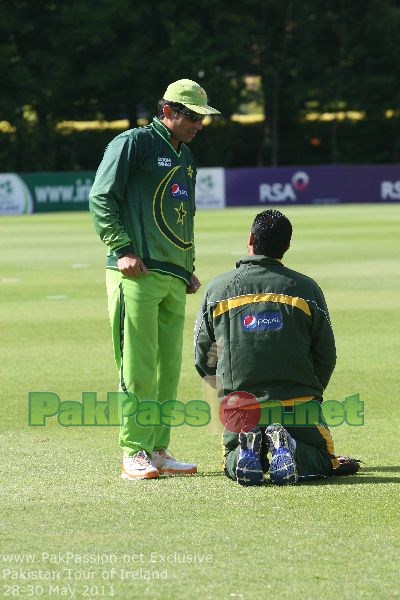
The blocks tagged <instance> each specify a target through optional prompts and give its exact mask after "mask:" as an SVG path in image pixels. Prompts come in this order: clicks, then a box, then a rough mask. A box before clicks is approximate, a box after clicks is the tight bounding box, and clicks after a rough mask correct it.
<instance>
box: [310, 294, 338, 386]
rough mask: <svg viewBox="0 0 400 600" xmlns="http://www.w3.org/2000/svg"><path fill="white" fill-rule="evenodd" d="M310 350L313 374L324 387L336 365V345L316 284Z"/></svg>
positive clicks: (325, 306)
mask: <svg viewBox="0 0 400 600" xmlns="http://www.w3.org/2000/svg"><path fill="white" fill-rule="evenodd" d="M311 352H312V356H313V360H314V372H315V376H316V377H317V379H318V381H319V382H320V383H321V385H322V387H323V388H324V389H325V388H326V387H327V385H328V383H329V380H330V378H331V375H332V373H333V370H334V368H335V365H336V346H335V338H334V335H333V330H332V326H331V323H330V318H329V313H328V307H327V305H326V302H325V298H324V295H323V293H322V291H321V289H320V288H319V287H318V286H316V290H315V301H314V302H313V307H312V325H311Z"/></svg>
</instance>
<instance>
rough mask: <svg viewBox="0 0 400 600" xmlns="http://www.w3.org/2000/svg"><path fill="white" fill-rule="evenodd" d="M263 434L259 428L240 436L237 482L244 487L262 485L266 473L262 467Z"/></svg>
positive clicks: (242, 432) (241, 433)
mask: <svg viewBox="0 0 400 600" xmlns="http://www.w3.org/2000/svg"><path fill="white" fill-rule="evenodd" d="M261 440H262V434H261V430H260V428H259V427H254V429H252V430H251V431H248V432H244V431H241V432H240V434H239V443H240V452H239V458H238V462H237V466H236V481H237V482H238V483H239V484H240V485H243V486H251V485H261V484H262V483H263V482H264V473H263V470H262V467H261V460H260V452H261Z"/></svg>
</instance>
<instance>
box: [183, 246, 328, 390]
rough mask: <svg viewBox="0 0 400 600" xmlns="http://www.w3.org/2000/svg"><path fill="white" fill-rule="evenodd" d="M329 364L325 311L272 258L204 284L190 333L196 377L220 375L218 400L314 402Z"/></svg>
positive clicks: (310, 284) (313, 293)
mask: <svg viewBox="0 0 400 600" xmlns="http://www.w3.org/2000/svg"><path fill="white" fill-rule="evenodd" d="M215 341H217V346H218V362H217V365H216V367H215V366H214V367H213V366H212V361H210V354H209V352H210V348H211V346H212V343H213V342H215ZM335 362H336V351H335V341H334V336H333V332H332V328H331V325H330V321H329V315H328V309H327V307H326V303H325V300H324V296H323V293H322V291H321V290H320V288H319V287H318V285H317V284H316V283H315V281H313V280H312V279H310V278H309V277H306V276H305V275H302V274H301V273H297V272H296V271H292V270H291V269H288V268H287V267H285V266H284V265H283V264H282V263H281V262H280V261H279V260H276V259H274V258H269V257H267V256H249V257H247V258H244V259H242V260H241V261H240V262H239V263H238V264H237V268H236V269H235V270H233V271H229V272H227V273H224V274H222V275H220V276H218V277H216V278H215V279H214V280H213V281H211V283H210V284H209V285H208V288H207V290H206V293H205V296H204V299H203V304H202V307H201V310H200V312H199V315H198V318H197V322H196V328H195V365H196V368H197V370H198V372H199V373H200V375H201V376H202V377H205V376H207V375H209V376H212V375H215V374H216V375H217V376H218V379H219V381H220V382H222V387H223V393H224V395H226V394H229V393H231V392H235V391H247V392H250V393H252V394H254V395H255V396H256V397H257V398H258V400H259V401H260V402H261V401H268V400H286V399H290V398H297V397H301V396H316V397H318V398H320V397H322V393H323V390H324V388H326V386H327V385H328V382H329V379H330V377H331V374H332V372H333V369H334V367H335ZM210 365H211V366H210Z"/></svg>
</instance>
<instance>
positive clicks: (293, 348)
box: [195, 210, 359, 485]
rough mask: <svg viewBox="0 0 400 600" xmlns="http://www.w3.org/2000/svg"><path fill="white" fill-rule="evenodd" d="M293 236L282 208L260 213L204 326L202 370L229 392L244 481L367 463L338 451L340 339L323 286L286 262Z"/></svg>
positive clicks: (231, 429)
mask: <svg viewBox="0 0 400 600" xmlns="http://www.w3.org/2000/svg"><path fill="white" fill-rule="evenodd" d="M291 236H292V225H291V223H290V221H289V219H287V217H286V216H284V215H283V214H282V213H281V212H279V211H278V210H265V211H263V212H261V213H260V214H258V215H257V216H256V218H255V219H254V222H253V225H252V228H251V233H250V237H249V240H248V244H247V249H248V257H247V258H243V259H242V260H240V261H239V262H238V264H237V268H236V269H235V270H234V271H228V272H227V273H224V274H222V275H220V276H218V277H216V278H215V279H213V280H212V281H211V283H210V284H209V286H208V288H207V291H206V293H205V296H204V299H203V304H202V307H201V309H200V312H199V315H198V319H197V324H196V332H195V364H196V368H197V370H198V372H199V374H200V375H201V376H202V377H203V378H205V379H206V380H208V381H210V380H212V378H214V379H215V380H216V382H217V383H216V387H217V388H219V390H218V391H219V397H220V398H221V400H222V398H224V399H223V400H222V402H221V408H220V414H221V416H222V418H223V422H224V424H225V429H224V440H223V441H224V447H225V463H224V467H225V473H226V475H227V476H228V477H230V478H231V479H234V480H236V481H237V482H238V483H240V484H242V485H258V484H261V483H263V481H264V473H265V472H266V471H267V470H268V469H269V474H270V478H271V481H272V482H273V483H276V484H288V483H296V482H297V481H298V479H299V478H300V479H308V478H313V477H319V476H325V477H328V476H331V475H333V474H350V473H354V472H356V471H357V470H358V468H359V464H358V461H356V460H354V459H347V458H346V459H345V458H344V457H337V456H336V455H335V452H334V447H333V441H332V437H331V434H330V432H329V430H328V427H327V426H326V424H325V422H324V420H323V418H322V415H321V412H320V410H319V409H320V404H321V403H322V395H323V392H324V389H325V388H326V386H327V385H328V382H329V379H330V377H331V375H332V372H333V370H334V367H335V363H336V351H335V341H334V336H333V332H332V328H331V324H330V320H329V314H328V309H327V307H326V303H325V299H324V296H323V293H322V291H321V290H320V288H319V287H318V285H317V284H316V283H315V281H313V280H312V279H310V278H309V277H306V276H305V275H302V274H301V273H298V272H296V271H293V270H291V269H289V268H287V267H285V266H284V265H283V264H282V262H281V259H282V257H283V255H284V253H285V252H286V251H287V250H288V248H289V246H290V240H291ZM277 411H278V413H277ZM276 414H279V417H278V418H279V421H280V422H279V423H277V422H276V420H275V418H274V417H276ZM263 415H264V417H265V416H266V420H263ZM271 415H274V417H272V418H273V419H274V421H275V422H274V421H271V420H270V418H271ZM299 416H300V419H298V417H299ZM286 422H288V423H293V426H292V427H290V426H286V425H285V427H284V426H283V425H282V423H286ZM259 425H260V426H259ZM262 425H263V426H262ZM268 454H270V455H272V459H271V463H270V464H269V459H268V457H267V455H268ZM339 458H340V460H339ZM342 463H343V464H342Z"/></svg>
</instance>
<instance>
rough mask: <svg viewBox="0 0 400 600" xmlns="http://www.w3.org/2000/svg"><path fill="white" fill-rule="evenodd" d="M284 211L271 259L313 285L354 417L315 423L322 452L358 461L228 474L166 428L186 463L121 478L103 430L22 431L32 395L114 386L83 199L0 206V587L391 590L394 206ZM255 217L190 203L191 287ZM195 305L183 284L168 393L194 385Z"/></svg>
mask: <svg viewBox="0 0 400 600" xmlns="http://www.w3.org/2000/svg"><path fill="white" fill-rule="evenodd" d="M282 210H284V209H282ZM284 212H285V213H286V214H287V215H288V216H289V218H290V219H291V220H292V223H293V226H294V236H293V242H292V248H291V250H290V251H289V252H288V253H287V255H286V259H285V264H287V265H288V266H290V267H292V268H294V269H297V270H300V271H303V272H305V273H307V274H308V275H310V276H311V277H313V278H314V279H316V280H317V281H318V282H319V284H320V285H321V287H322V288H323V290H324V291H325V295H326V299H327V302H328V306H329V309H330V312H331V318H332V323H333V327H334V330H335V334H336V339H337V349H338V363H337V368H336V370H335V373H334V375H333V377H332V380H331V383H330V385H329V388H328V390H327V392H326V394H325V398H326V399H335V400H344V399H345V398H346V397H348V396H351V395H353V394H357V393H359V394H360V398H361V400H362V401H364V403H365V404H364V406H365V425H364V426H362V427H350V426H347V425H343V426H341V427H337V428H335V429H334V430H332V431H333V436H334V439H335V442H336V447H337V451H339V452H340V453H342V454H343V453H344V454H351V455H353V456H356V457H359V458H361V459H362V460H363V461H365V464H364V466H363V469H362V471H361V472H360V474H358V475H357V476H353V477H349V478H340V479H339V478H338V479H334V480H325V481H319V482H314V483H313V484H308V485H304V484H303V485H299V486H294V487H289V488H276V487H272V486H265V487H262V488H253V489H251V488H250V489H249V488H246V489H243V488H241V487H240V486H238V485H236V484H234V483H233V482H231V481H229V480H227V479H226V478H225V477H224V476H222V474H221V471H220V462H221V446H220V438H219V436H218V435H216V434H214V433H212V432H211V431H210V429H207V428H199V429H194V428H189V427H186V426H185V427H180V428H177V429H176V430H175V431H174V433H173V437H172V445H171V450H172V451H173V452H174V454H176V455H177V456H178V457H179V458H182V459H187V460H195V461H197V462H198V464H199V474H198V475H197V476H194V477H191V478H174V479H172V478H170V479H168V478H161V479H160V480H157V481H141V482H135V483H132V482H125V481H123V480H121V479H120V478H119V469H120V452H119V449H118V446H117V428H116V427H69V428H67V427H61V426H60V425H59V424H58V423H57V421H56V420H55V419H54V418H53V419H50V420H49V421H48V424H47V425H46V426H45V427H30V426H29V425H28V394H29V392H31V391H52V392H55V393H56V394H58V395H59V397H60V399H61V400H76V401H80V400H81V395H82V392H83V391H94V392H97V394H98V400H105V399H106V393H107V391H113V390H115V389H117V386H118V380H117V373H116V371H115V368H114V364H113V357H112V350H111V337H110V331H109V325H108V322H107V314H106V298H105V290H104V268H103V264H104V248H103V246H102V244H101V242H100V241H99V240H98V239H97V238H96V236H95V234H94V232H93V229H92V225H91V222H90V221H89V217H88V215H87V214H84V213H75V214H53V215H35V216H29V217H28V216H27V217H15V218H14V217H8V218H3V219H1V220H0V244H1V259H0V260H1V274H0V290H1V296H0V307H1V311H0V327H1V361H0V386H1V387H0V389H1V419H0V426H1V440H2V462H1V486H0V494H1V506H0V532H1V546H0V586H1V587H0V596H1V597H2V596H4V597H14V598H15V597H21V598H24V597H25V598H26V597H34V598H36V597H37V598H49V597H52V598H59V597H64V598H70V597H73V598H94V597H97V598H112V597H114V598H118V599H142V598H151V599H154V600H156V599H159V600H180V599H182V600H183V599H185V600H186V599H197V598H201V599H202V600H205V599H212V600H223V599H230V598H243V599H248V600H254V599H264V598H269V597H271V598H278V599H281V598H282V599H286V598H288V599H293V598H301V599H334V598H335V599H337V598H355V599H358V598H374V599H384V598H396V597H399V595H400V594H399V585H398V582H399V575H398V573H399V545H400V541H399V538H400V536H399V508H400V507H399V483H400V458H399V449H400V447H399V446H400V444H399V430H400V417H399V401H400V393H399V357H400V243H399V239H400V206H399V205H398V206H394V205H391V206H390V205H379V206H361V205H354V206H343V207H340V206H326V207H290V208H287V209H285V210H284ZM255 213H256V209H255V208H254V209H235V210H229V211H228V210H226V211H224V212H220V211H216V212H213V211H211V212H199V213H198V215H197V217H196V221H197V223H196V227H197V272H198V275H199V277H200V278H201V279H202V281H203V283H206V282H207V281H208V280H209V279H210V278H211V277H213V276H214V275H216V274H217V273H219V272H221V271H223V270H227V269H230V268H232V266H233V265H234V263H235V260H236V258H238V257H240V256H241V255H243V254H244V253H245V248H246V246H245V242H246V236H247V232H248V229H249V227H250V224H251V221H252V219H253V217H254V215H255ZM199 302H200V297H199V294H198V295H197V296H193V297H189V298H188V305H187V321H186V329H185V346H184V363H183V369H182V378H181V384H180V393H179V399H180V400H182V401H188V400H193V399H201V398H202V386H201V381H200V380H199V378H198V376H197V375H196V372H195V369H194V367H193V364H192V331H193V324H194V318H195V314H196V312H197V308H198V304H199ZM174 553H176V554H174ZM29 557H30V558H29ZM163 558H164V559H165V561H162V559H163ZM195 559H196V560H195ZM29 561H31V562H29ZM20 570H21V571H22V572H20ZM24 577H25V579H24ZM46 577H50V578H52V579H46ZM58 577H60V579H58ZM29 586H32V587H29ZM71 594H72V595H71Z"/></svg>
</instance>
